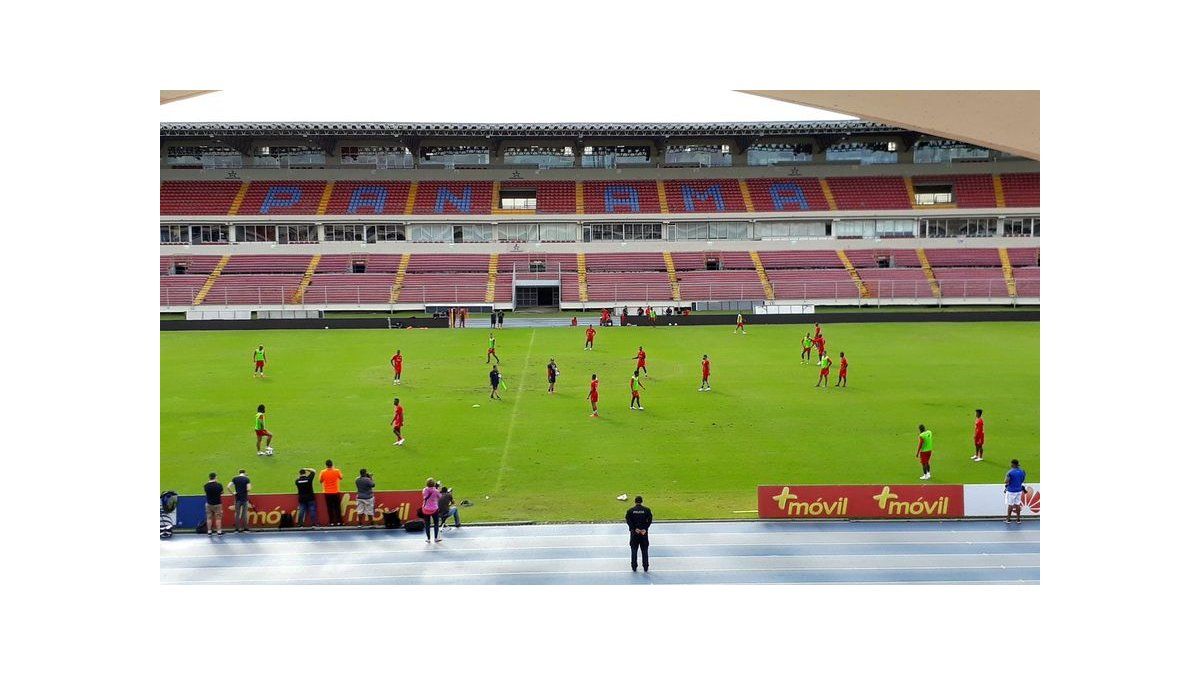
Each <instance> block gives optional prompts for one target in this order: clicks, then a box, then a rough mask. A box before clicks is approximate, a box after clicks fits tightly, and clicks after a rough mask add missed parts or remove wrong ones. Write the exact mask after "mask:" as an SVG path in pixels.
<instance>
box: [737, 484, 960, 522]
mask: <svg viewBox="0 0 1200 675" xmlns="http://www.w3.org/2000/svg"><path fill="white" fill-rule="evenodd" d="M758 517H759V518H781V519H820V518H962V517H963V486H961V485H760V486H758Z"/></svg>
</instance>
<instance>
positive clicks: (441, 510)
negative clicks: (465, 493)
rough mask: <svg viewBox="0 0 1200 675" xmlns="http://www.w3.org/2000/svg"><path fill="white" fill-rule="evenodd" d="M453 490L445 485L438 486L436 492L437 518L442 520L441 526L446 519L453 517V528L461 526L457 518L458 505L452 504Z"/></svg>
mask: <svg viewBox="0 0 1200 675" xmlns="http://www.w3.org/2000/svg"><path fill="white" fill-rule="evenodd" d="M453 493H454V490H453V489H452V488H448V487H446V486H445V485H443V486H441V487H440V488H439V493H438V518H440V519H441V520H442V528H445V527H446V521H447V520H450V519H451V518H454V528H455V529H458V528H460V527H462V521H461V520H459V519H458V507H457V506H455V505H454V494H453Z"/></svg>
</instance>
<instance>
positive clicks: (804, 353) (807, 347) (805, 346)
mask: <svg viewBox="0 0 1200 675" xmlns="http://www.w3.org/2000/svg"><path fill="white" fill-rule="evenodd" d="M800 346H801V347H802V349H801V350H800V358H801V360H804V361H808V360H811V359H812V348H813V339H812V335H811V334H805V336H804V340H802V341H801V342H800Z"/></svg>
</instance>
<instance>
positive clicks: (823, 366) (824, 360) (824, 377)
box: [813, 354, 833, 389]
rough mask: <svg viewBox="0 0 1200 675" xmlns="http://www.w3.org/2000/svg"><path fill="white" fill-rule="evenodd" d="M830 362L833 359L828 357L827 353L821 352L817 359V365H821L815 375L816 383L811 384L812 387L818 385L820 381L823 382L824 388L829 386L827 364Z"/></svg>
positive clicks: (831, 362)
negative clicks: (817, 373)
mask: <svg viewBox="0 0 1200 675" xmlns="http://www.w3.org/2000/svg"><path fill="white" fill-rule="evenodd" d="M831 364H833V361H831V360H830V359H829V355H828V354H822V355H821V358H820V359H818V360H817V365H818V366H821V374H820V375H818V376H817V383H816V384H814V385H813V386H814V387H819V386H821V383H824V384H825V388H826V389H828V388H829V366H830V365H831Z"/></svg>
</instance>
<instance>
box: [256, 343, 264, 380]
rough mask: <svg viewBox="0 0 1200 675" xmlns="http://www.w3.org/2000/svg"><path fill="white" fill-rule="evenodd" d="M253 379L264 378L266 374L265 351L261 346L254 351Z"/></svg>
mask: <svg viewBox="0 0 1200 675" xmlns="http://www.w3.org/2000/svg"><path fill="white" fill-rule="evenodd" d="M253 358H254V377H266V376H267V373H266V372H265V371H266V368H267V350H265V349H263V346H262V345H259V346H258V349H255V350H254V357H253Z"/></svg>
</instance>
